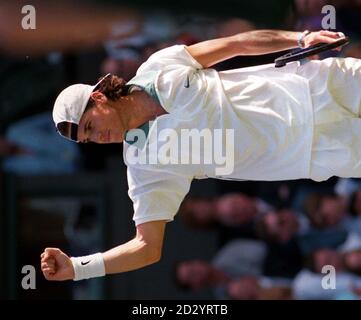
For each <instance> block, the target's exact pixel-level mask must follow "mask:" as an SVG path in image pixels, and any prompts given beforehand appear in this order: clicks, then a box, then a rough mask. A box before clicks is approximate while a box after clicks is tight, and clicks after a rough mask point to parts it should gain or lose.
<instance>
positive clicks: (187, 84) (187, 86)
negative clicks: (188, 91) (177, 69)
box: [184, 76, 189, 88]
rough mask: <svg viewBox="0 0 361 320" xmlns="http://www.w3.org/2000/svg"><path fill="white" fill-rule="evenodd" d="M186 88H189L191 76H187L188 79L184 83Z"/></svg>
mask: <svg viewBox="0 0 361 320" xmlns="http://www.w3.org/2000/svg"><path fill="white" fill-rule="evenodd" d="M184 88H189V76H187V80H186V82H185V84H184Z"/></svg>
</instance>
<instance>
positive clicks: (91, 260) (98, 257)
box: [70, 253, 105, 281]
mask: <svg viewBox="0 0 361 320" xmlns="http://www.w3.org/2000/svg"><path fill="white" fill-rule="evenodd" d="M70 260H71V262H72V263H73V267H74V273H75V276H74V279H73V280H74V281H78V280H83V279H89V278H95V277H102V276H105V265H104V259H103V255H102V254H101V253H95V254H91V255H89V256H83V257H76V258H74V257H72V258H70Z"/></svg>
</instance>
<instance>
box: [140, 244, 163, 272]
mask: <svg viewBox="0 0 361 320" xmlns="http://www.w3.org/2000/svg"><path fill="white" fill-rule="evenodd" d="M161 257H162V247H161V246H158V245H154V244H151V243H144V242H143V262H144V266H148V265H151V264H154V263H157V262H159V261H160V259H161Z"/></svg>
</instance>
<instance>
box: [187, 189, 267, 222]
mask: <svg viewBox="0 0 361 320" xmlns="http://www.w3.org/2000/svg"><path fill="white" fill-rule="evenodd" d="M269 208H270V206H269V205H267V204H266V203H265V202H264V201H262V200H261V199H258V198H252V197H249V196H247V195H245V194H242V193H229V194H225V195H223V196H220V197H217V198H214V199H201V198H198V199H197V198H193V199H192V198H188V199H186V200H184V201H183V204H182V206H181V209H180V213H181V217H182V219H183V221H184V222H185V224H186V225H187V226H190V227H194V228H208V227H211V226H214V225H215V224H220V225H223V226H229V227H237V226H242V225H244V224H247V223H248V222H251V221H252V220H253V219H254V218H255V217H256V216H257V215H258V214H261V213H262V212H265V211H266V210H268V209H269Z"/></svg>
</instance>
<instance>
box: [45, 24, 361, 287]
mask: <svg viewBox="0 0 361 320" xmlns="http://www.w3.org/2000/svg"><path fill="white" fill-rule="evenodd" d="M342 36H343V35H342V34H339V33H337V32H331V31H319V32H309V31H305V32H302V33H299V32H288V31H277V30H257V31H250V32H246V33H241V34H237V35H234V36H230V37H226V38H220V39H215V40H209V41H205V42H200V43H198V44H195V45H192V46H188V47H187V46H184V45H174V46H171V47H169V48H165V49H162V50H160V51H158V52H156V53H155V54H153V55H152V56H151V57H150V58H149V59H148V60H147V61H146V62H145V63H144V64H143V65H142V66H141V67H140V68H139V69H138V71H137V74H136V76H135V77H134V78H133V79H132V80H131V81H130V82H128V83H125V81H123V80H122V79H121V78H118V77H116V76H112V75H108V76H106V77H104V78H102V79H101V80H100V81H99V82H98V83H97V84H96V85H95V86H90V85H86V84H76V85H72V86H70V87H68V88H66V89H64V90H63V91H62V92H61V93H60V94H59V96H58V98H57V100H56V102H55V105H54V110H53V118H54V121H55V125H56V128H57V130H58V131H59V133H60V134H61V135H63V136H64V137H66V138H68V139H71V140H74V141H77V142H88V141H92V142H96V143H120V142H123V141H124V142H125V143H124V160H125V162H126V164H127V166H128V184H129V196H130V198H131V199H132V201H133V204H134V218H133V219H134V221H135V224H136V229H137V232H136V236H135V237H134V239H132V240H130V241H129V242H127V243H125V244H121V245H119V246H117V247H115V248H113V249H111V250H109V251H106V252H98V253H95V254H92V255H89V256H84V257H72V258H70V257H68V256H67V255H66V254H65V253H63V252H62V251H61V250H60V249H57V248H46V249H45V251H44V252H43V253H42V254H41V268H42V271H43V273H44V276H45V278H46V279H48V280H70V279H73V280H81V279H88V278H92V277H100V276H104V275H106V274H114V273H120V272H125V271H129V270H134V269H138V268H141V267H144V266H146V265H149V264H152V263H155V262H157V261H158V260H159V259H160V257H161V252H162V245H163V236H164V230H165V226H166V223H167V222H168V221H171V220H173V217H174V216H175V214H176V212H177V210H178V208H179V205H180V203H181V202H182V200H183V198H184V197H185V195H186V194H187V192H188V191H189V188H190V184H191V181H192V179H194V178H196V179H197V178H198V179H199V178H207V177H213V178H221V179H236V180H237V179H245V180H267V181H271V180H290V179H300V178H310V179H313V180H316V181H322V180H326V179H328V178H329V177H331V176H339V177H361V139H360V134H361V119H360V107H361V90H360V86H361V60H357V59H353V58H329V59H325V60H322V61H318V60H313V61H310V62H308V63H305V64H302V63H300V62H293V63H290V64H288V65H287V66H285V67H284V68H280V69H276V68H275V67H274V64H267V65H262V66H256V67H249V68H241V69H235V70H229V71H224V72H217V71H216V70H214V69H212V68H210V67H211V66H212V65H214V64H216V63H218V62H221V61H223V60H226V59H229V58H231V57H235V56H237V55H261V54H266V53H271V52H276V51H282V50H286V49H291V48H296V47H309V46H310V45H313V44H317V43H321V42H323V43H331V42H333V41H335V40H337V39H339V38H340V37H342ZM206 129H207V130H210V132H211V134H212V133H214V136H215V137H216V136H217V135H218V137H219V132H221V135H220V137H221V139H220V140H219V141H217V140H216V139H213V140H209V141H210V143H209V144H206V145H203V146H199V143H198V144H197V148H198V149H200V151H201V152H200V154H203V158H202V159H203V160H204V161H200V160H201V159H200V158H201V157H195V159H193V158H192V157H188V159H191V161H190V163H188V164H185V163H183V162H178V163H177V162H176V161H174V160H176V159H175V158H177V157H176V156H177V152H175V150H180V153H181V156H182V159H185V158H187V156H190V153H192V152H193V151H192V152H190V151H189V150H188V149H189V144H187V143H184V141H183V140H182V141H181V143H180V142H179V141H178V140H177V139H174V137H182V134H183V133H184V132H186V131H187V130H188V133H189V132H191V131H192V130H193V131H192V132H194V130H195V131H196V132H201V131H202V130H206ZM217 130H218V131H217ZM229 130H231V131H229ZM204 132H205V131H204ZM229 132H230V133H232V134H230V135H228V133H229ZM216 133H217V134H216ZM167 134H168V135H167ZM206 135H207V134H204V136H206ZM228 138H229V139H228ZM219 142H220V143H219ZM215 145H217V146H218V148H219V146H222V147H224V148H225V149H226V150H225V151H226V152H225V153H226V159H225V162H227V161H228V162H229V163H230V165H228V167H227V168H225V166H223V167H222V166H220V163H221V162H220V161H216V160H217V157H212V154H211V153H209V151H210V150H211V148H210V146H214V149H213V150H211V151H215V150H216V149H217V148H216V146H215ZM175 146H177V147H176V148H175ZM154 147H157V148H155V149H154V150H157V152H156V153H157V157H155V158H154V157H153V158H152V159H150V158H151V157H148V158H147V157H146V156H145V155H151V154H152V152H151V151H152V150H153V149H152V148H154ZM227 149H230V152H228V151H229V150H227ZM192 150H193V149H192ZM198 151H199V150H198ZM223 151H224V150H223ZM168 153H171V155H170V156H167V154H168ZM204 154H206V155H205V156H204ZM142 156H144V157H142ZM218 156H219V155H218ZM144 159H146V160H145V161H143V160H144ZM141 160H142V161H141ZM218 160H219V159H218Z"/></svg>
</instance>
